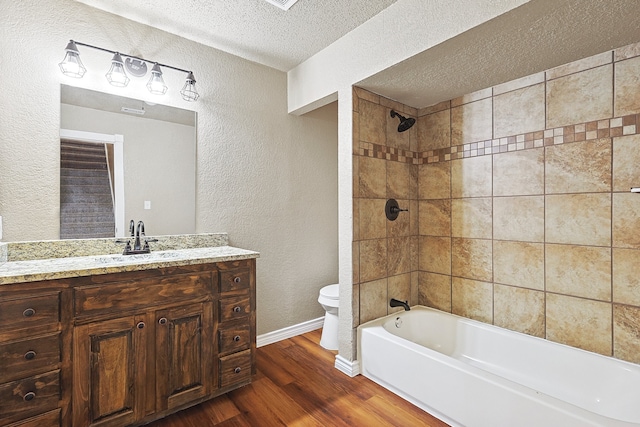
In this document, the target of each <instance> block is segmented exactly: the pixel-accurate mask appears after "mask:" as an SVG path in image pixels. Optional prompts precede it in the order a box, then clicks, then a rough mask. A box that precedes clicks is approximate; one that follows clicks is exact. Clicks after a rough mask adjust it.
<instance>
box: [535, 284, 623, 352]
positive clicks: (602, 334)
mask: <svg viewBox="0 0 640 427" xmlns="http://www.w3.org/2000/svg"><path fill="white" fill-rule="evenodd" d="M546 314H547V339H549V340H551V341H555V342H559V343H562V344H567V345H570V346H572V347H578V348H581V349H583V350H588V351H593V352H596V353H600V354H604V355H605V356H610V355H611V345H612V330H611V322H612V319H611V304H609V303H606V302H601V301H591V300H586V299H582V298H576V297H569V296H564V295H556V294H551V293H547V306H546Z"/></svg>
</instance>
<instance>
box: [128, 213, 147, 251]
mask: <svg viewBox="0 0 640 427" xmlns="http://www.w3.org/2000/svg"><path fill="white" fill-rule="evenodd" d="M130 224H133V220H131V223H130ZM140 237H142V239H144V222H142V221H138V228H137V230H136V240H135V241H134V242H133V250H134V251H140V250H142V244H141V243H140Z"/></svg>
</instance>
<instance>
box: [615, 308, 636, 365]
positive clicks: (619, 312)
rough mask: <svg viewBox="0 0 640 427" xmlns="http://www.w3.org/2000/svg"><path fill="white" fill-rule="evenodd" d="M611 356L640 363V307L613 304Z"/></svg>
mask: <svg viewBox="0 0 640 427" xmlns="http://www.w3.org/2000/svg"><path fill="white" fill-rule="evenodd" d="M613 356H614V357H617V358H618V359H622V360H626V361H628V362H631V363H640V308H638V307H629V306H625V305H618V304H614V306H613Z"/></svg>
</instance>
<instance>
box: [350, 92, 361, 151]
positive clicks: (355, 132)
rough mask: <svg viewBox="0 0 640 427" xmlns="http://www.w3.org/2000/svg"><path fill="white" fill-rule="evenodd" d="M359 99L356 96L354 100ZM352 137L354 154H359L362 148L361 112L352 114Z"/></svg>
mask: <svg viewBox="0 0 640 427" xmlns="http://www.w3.org/2000/svg"><path fill="white" fill-rule="evenodd" d="M356 99H358V98H356V97H354V98H353V100H354V102H355V100H356ZM351 132H352V135H351V138H352V143H353V146H352V154H358V150H359V148H360V114H358V113H354V114H353V116H352V128H351Z"/></svg>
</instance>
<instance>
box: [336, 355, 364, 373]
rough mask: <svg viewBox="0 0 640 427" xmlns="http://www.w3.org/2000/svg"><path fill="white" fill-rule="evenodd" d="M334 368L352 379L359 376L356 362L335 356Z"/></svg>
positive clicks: (358, 366)
mask: <svg viewBox="0 0 640 427" xmlns="http://www.w3.org/2000/svg"><path fill="white" fill-rule="evenodd" d="M335 368H336V369H337V370H339V371H340V372H342V373H343V374H347V375H349V376H350V377H352V378H353V377H355V376H356V375H358V374H360V362H358V361H357V360H353V361H350V360H347V359H345V358H344V357H342V356H340V355H339V354H338V355H337V356H336V364H335Z"/></svg>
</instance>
